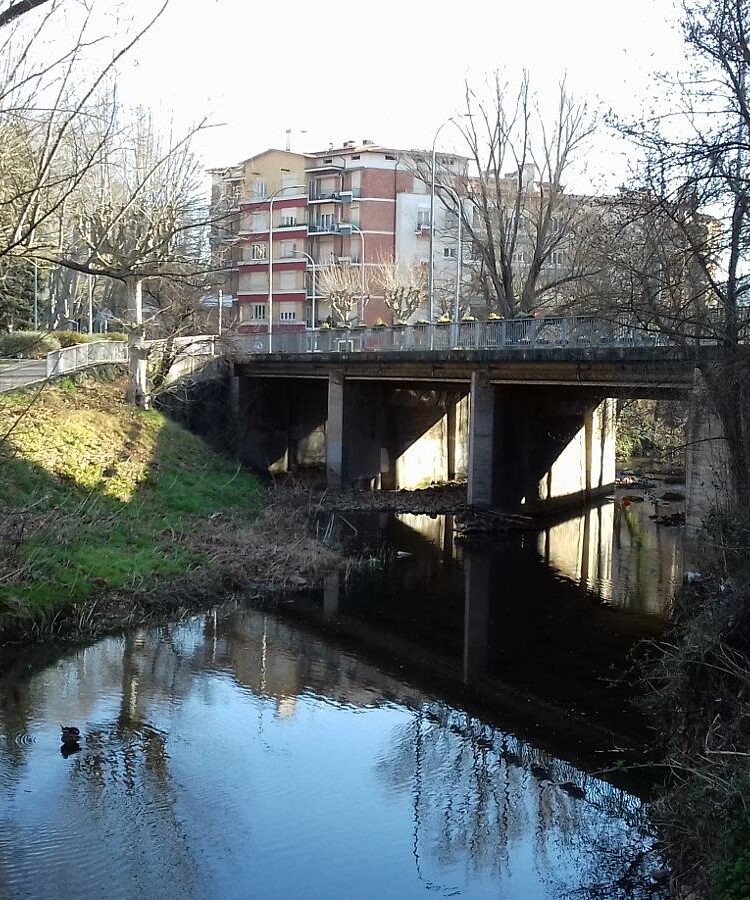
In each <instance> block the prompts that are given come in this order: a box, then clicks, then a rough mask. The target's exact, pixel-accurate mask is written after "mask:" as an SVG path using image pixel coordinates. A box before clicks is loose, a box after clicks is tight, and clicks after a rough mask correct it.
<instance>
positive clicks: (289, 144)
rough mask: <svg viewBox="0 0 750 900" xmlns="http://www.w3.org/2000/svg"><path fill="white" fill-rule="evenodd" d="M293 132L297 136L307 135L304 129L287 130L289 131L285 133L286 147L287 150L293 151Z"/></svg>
mask: <svg viewBox="0 0 750 900" xmlns="http://www.w3.org/2000/svg"><path fill="white" fill-rule="evenodd" d="M292 132H294V133H295V134H307V132H306V131H305V129H304V128H301V129H296V128H287V129H286V132H285V134H286V143H285V145H284V146H285V149H286V150H291V149H292Z"/></svg>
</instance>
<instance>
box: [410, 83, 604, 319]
mask: <svg viewBox="0 0 750 900" xmlns="http://www.w3.org/2000/svg"><path fill="white" fill-rule="evenodd" d="M488 87H489V90H488V93H487V95H483V94H480V93H479V92H478V91H476V90H474V89H473V88H472V87H471V86H470V85H469V84H467V85H466V92H465V98H466V105H465V111H464V113H463V114H462V115H461V116H460V117H457V119H456V124H457V125H458V127H459V129H460V130H461V132H462V134H463V137H464V141H465V145H466V148H467V152H468V156H469V161H470V165H469V167H468V168H467V169H466V170H465V171H464V172H456V171H455V167H452V166H450V165H449V164H447V163H446V162H445V161H443V162H442V163H441V164H439V165H438V172H437V174H436V182H438V183H439V184H443V185H446V186H450V187H452V188H454V189H455V190H456V191H457V193H458V195H459V196H460V198H461V215H462V219H463V224H464V232H465V235H466V240H467V242H468V243H469V244H470V246H471V257H472V259H471V261H470V266H472V267H473V268H474V269H475V271H476V273H477V276H478V277H477V279H476V284H477V286H478V287H479V288H480V290H481V293H482V296H483V298H484V301H485V303H486V306H487V308H488V310H494V311H496V312H498V313H500V314H501V315H502V316H505V317H509V318H512V317H514V316H517V315H528V314H530V313H532V312H534V311H535V310H537V309H539V308H541V307H543V306H554V305H557V304H558V303H559V302H561V299H562V298H563V297H564V296H565V293H566V290H567V288H568V286H569V285H571V284H572V283H574V282H575V281H577V280H578V279H579V278H580V277H581V274H582V273H581V271H580V269H579V267H578V265H577V264H578V262H579V259H578V257H577V256H576V254H575V253H574V252H573V248H572V245H571V237H572V235H573V234H574V232H575V228H576V225H577V223H578V221H579V219H580V218H581V216H582V213H583V210H584V209H585V205H586V199H585V198H582V197H578V196H575V195H573V194H570V193H567V192H566V185H565V181H566V178H567V177H568V176H569V172H570V168H571V165H572V163H573V162H574V161H575V159H576V157H577V156H578V155H580V154H581V152H582V151H583V149H584V147H585V145H586V141H587V140H588V138H589V137H590V135H591V133H592V131H593V128H594V124H593V117H592V116H591V114H590V113H589V110H588V108H587V107H586V105H585V104H582V103H578V102H576V100H575V99H574V98H573V97H572V96H571V95H570V93H569V92H568V89H567V86H566V84H565V83H564V82H563V83H562V84H561V85H560V87H559V93H558V99H557V108H556V110H555V114H554V116H550V117H548V116H547V115H546V114H545V113H544V112H543V110H542V108H541V106H540V104H539V102H538V100H537V98H536V97H535V96H534V94H533V92H532V90H531V85H530V81H529V77H528V75H527V74H524V76H523V78H522V80H521V83H520V85H519V87H518V89H517V90H515V91H512V90H511V88H510V87H509V86H508V85H507V84H506V83H505V82H503V80H502V78H501V76H500V73H498V72H495V73H494V75H493V76H492V78H491V79H490V82H489V85H488ZM441 159H444V158H443V157H442V156H441V157H438V161H439V162H440V160H441ZM417 171H418V173H419V174H420V177H422V178H423V180H425V181H427V182H429V180H430V178H429V170H428V169H427V165H426V162H425V160H421V161H420V162H418V165H417ZM442 202H444V203H445V205H446V206H448V207H449V208H451V205H453V206H455V201H454V200H452V199H451V198H450V195H449V192H445V197H444V199H443V201H442Z"/></svg>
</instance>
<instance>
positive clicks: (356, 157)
mask: <svg viewBox="0 0 750 900" xmlns="http://www.w3.org/2000/svg"><path fill="white" fill-rule="evenodd" d="M361 158H362V157H361V156H360V155H359V153H357V154H356V156H352V159H361Z"/></svg>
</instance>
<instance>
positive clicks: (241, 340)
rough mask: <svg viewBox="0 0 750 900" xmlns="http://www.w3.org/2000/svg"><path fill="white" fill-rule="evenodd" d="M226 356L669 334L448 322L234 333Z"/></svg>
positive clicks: (533, 322) (641, 343) (581, 345)
mask: <svg viewBox="0 0 750 900" xmlns="http://www.w3.org/2000/svg"><path fill="white" fill-rule="evenodd" d="M224 341H225V345H226V347H227V351H228V355H230V356H234V357H246V356H253V355H256V354H265V353H281V354H300V353H399V352H424V351H428V352H429V351H433V352H434V351H438V352H439V351H451V350H477V351H498V350H514V351H518V350H535V349H538V350H552V349H563V348H564V349H568V350H571V349H572V350H575V349H580V350H590V349H600V348H601V349H604V348H636V347H643V348H654V347H667V346H669V345H670V343H671V341H670V340H669V338H668V336H667V335H664V334H662V333H660V332H657V331H652V330H649V329H646V328H643V327H640V326H638V325H636V324H634V323H632V322H630V321H627V320H624V319H599V318H596V317H594V316H574V317H566V316H548V317H544V318H528V319H502V320H497V321H488V322H461V323H459V324H455V323H451V322H447V323H445V324H442V323H438V324H434V325H430V324H417V325H393V326H373V327H362V326H354V327H352V328H315V329H308V330H306V331H296V332H281V333H279V334H273V335H271V336H269V335H268V333H262V332H261V333H253V334H233V335H229V336H225V337H224Z"/></svg>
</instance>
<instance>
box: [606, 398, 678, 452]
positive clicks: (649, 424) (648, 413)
mask: <svg viewBox="0 0 750 900" xmlns="http://www.w3.org/2000/svg"><path fill="white" fill-rule="evenodd" d="M687 412H688V405H687V403H685V402H683V401H675V400H621V401H620V402H619V404H618V416H617V458H618V459H619V460H631V459H634V458H642V459H645V460H648V461H649V463H652V464H653V463H659V464H668V465H670V466H674V467H676V468H683V467H684V464H685V427H686V424H687Z"/></svg>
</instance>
